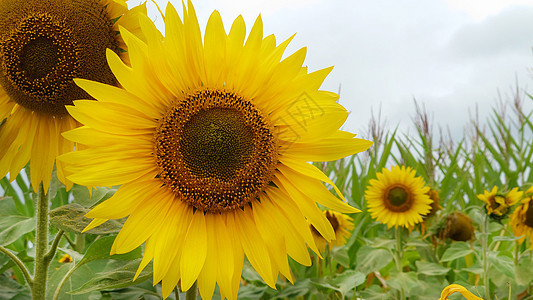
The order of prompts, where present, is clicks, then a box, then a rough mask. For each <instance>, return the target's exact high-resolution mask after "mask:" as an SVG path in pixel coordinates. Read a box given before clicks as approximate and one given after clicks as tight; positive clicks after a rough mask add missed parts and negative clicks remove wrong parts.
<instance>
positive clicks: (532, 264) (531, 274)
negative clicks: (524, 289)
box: [515, 255, 533, 285]
mask: <svg viewBox="0 0 533 300" xmlns="http://www.w3.org/2000/svg"><path fill="white" fill-rule="evenodd" d="M515 270H516V280H517V281H518V283H519V284H521V285H528V284H530V283H531V282H533V260H531V259H530V258H529V255H526V256H524V257H522V259H520V261H519V262H518V264H517V265H516V267H515Z"/></svg>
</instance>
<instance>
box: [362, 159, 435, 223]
mask: <svg viewBox="0 0 533 300" xmlns="http://www.w3.org/2000/svg"><path fill="white" fill-rule="evenodd" d="M376 176H377V179H371V180H370V181H369V186H368V187H367V189H366V192H365V198H366V201H367V205H368V211H369V212H370V214H371V215H372V218H374V219H377V220H378V221H380V222H382V223H385V224H387V227H388V228H391V227H392V226H395V227H398V226H403V227H413V226H414V225H415V224H417V223H420V222H421V221H422V216H423V215H425V214H427V213H429V211H430V209H431V203H432V200H431V199H430V198H429V196H428V192H429V187H426V186H425V183H424V180H423V179H422V178H421V177H416V173H415V171H414V170H413V169H411V168H409V167H405V166H401V167H400V166H395V167H391V169H390V171H389V170H388V169H386V168H383V170H382V171H381V173H377V174H376Z"/></svg>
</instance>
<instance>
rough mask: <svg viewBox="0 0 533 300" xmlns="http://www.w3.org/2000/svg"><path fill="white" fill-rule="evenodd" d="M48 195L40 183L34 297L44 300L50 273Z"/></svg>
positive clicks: (37, 299) (34, 298)
mask: <svg viewBox="0 0 533 300" xmlns="http://www.w3.org/2000/svg"><path fill="white" fill-rule="evenodd" d="M48 202H49V201H48V195H47V194H46V192H45V191H44V188H43V184H42V183H41V184H39V193H38V195H37V228H36V233H35V272H34V277H33V288H32V299H33V300H44V299H45V296H46V277H47V274H48V265H49V264H50V260H49V259H47V252H48V211H49V203H48Z"/></svg>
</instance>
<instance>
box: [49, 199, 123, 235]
mask: <svg viewBox="0 0 533 300" xmlns="http://www.w3.org/2000/svg"><path fill="white" fill-rule="evenodd" d="M88 211H89V210H88V209H87V208H84V207H83V206H81V205H79V204H77V203H72V204H67V205H63V206H60V207H58V208H56V209H53V210H52V211H50V224H52V225H53V226H54V227H56V228H58V229H63V230H64V231H67V232H75V233H81V232H82V231H83V229H84V228H85V227H87V225H89V223H90V222H91V219H89V218H86V217H85V214H86V213H87V212H88ZM123 223H124V222H122V221H120V220H109V221H107V222H106V223H104V224H102V225H100V226H98V227H96V228H93V229H91V230H89V231H87V233H90V234H110V233H118V232H119V231H120V229H121V228H122V225H123Z"/></svg>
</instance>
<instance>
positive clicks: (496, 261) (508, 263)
mask: <svg viewBox="0 0 533 300" xmlns="http://www.w3.org/2000/svg"><path fill="white" fill-rule="evenodd" d="M489 263H490V264H491V265H493V266H494V268H495V269H496V270H498V272H500V273H502V274H504V275H505V276H507V277H509V278H515V272H514V269H515V268H514V263H513V260H512V259H511V258H510V257H508V256H505V255H496V253H495V252H492V253H490V254H489Z"/></svg>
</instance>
